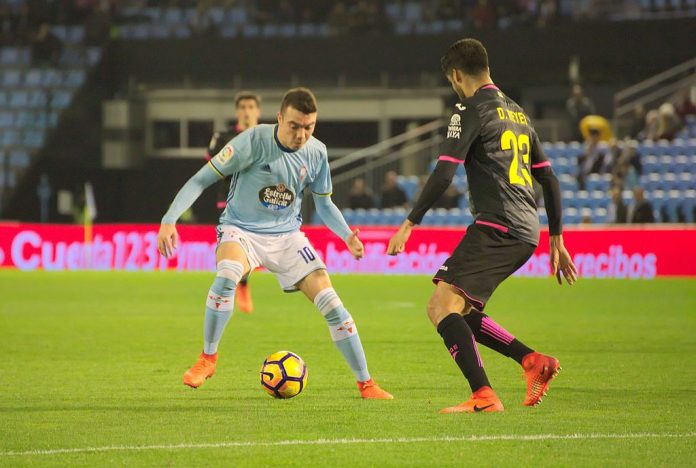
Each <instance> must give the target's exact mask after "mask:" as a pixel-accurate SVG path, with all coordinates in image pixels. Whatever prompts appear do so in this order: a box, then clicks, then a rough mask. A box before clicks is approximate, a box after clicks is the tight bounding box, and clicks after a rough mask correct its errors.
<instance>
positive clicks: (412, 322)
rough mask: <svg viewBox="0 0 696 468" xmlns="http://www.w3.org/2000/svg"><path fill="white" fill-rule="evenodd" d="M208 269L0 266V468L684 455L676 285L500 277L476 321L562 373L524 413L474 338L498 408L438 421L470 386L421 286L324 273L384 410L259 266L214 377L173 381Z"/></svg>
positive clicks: (685, 390)
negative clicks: (276, 390) (291, 377)
mask: <svg viewBox="0 0 696 468" xmlns="http://www.w3.org/2000/svg"><path fill="white" fill-rule="evenodd" d="M211 280H212V276H211V275H210V274H176V273H151V274H128V273H31V274H29V273H19V272H11V271H0V337H1V338H2V339H0V357H1V359H0V465H3V466H17V465H25V464H39V465H44V464H49V465H89V466H103V465H113V464H119V465H124V464H125V465H138V464H147V465H152V464H155V465H188V466H205V465H227V466H230V465H233V464H237V465H266V466H273V465H323V466H332V465H350V466H361V465H374V466H384V465H401V466H445V465H458V466H511V465H515V466H543V465H552V466H558V465H563V466H578V465H595V466H610V465H661V466H668V465H669V466H680V465H682V466H684V465H689V464H692V463H693V460H694V459H695V457H696V449H695V447H696V423H694V421H695V420H696V410H695V409H694V401H695V400H696V390H695V389H694V385H695V384H696V365H695V364H694V363H695V362H696V360H695V359H694V358H695V357H696V339H694V336H695V332H696V285H695V282H694V281H693V280H656V281H611V280H603V281H600V280H595V281H590V280H581V281H580V283H578V284H577V285H576V286H574V287H572V288H569V287H563V288H560V287H558V286H556V285H555V283H554V282H553V281H552V280H551V279H548V280H538V279H534V280H532V279H512V280H509V281H508V282H506V283H505V284H503V286H501V288H500V289H499V290H498V291H497V292H496V294H495V295H494V298H493V300H492V301H491V302H490V303H489V310H488V312H489V313H490V314H491V315H492V316H493V317H494V318H496V319H497V320H498V321H499V322H500V323H501V324H503V325H504V326H506V327H507V328H508V329H509V330H510V331H512V332H513V333H514V334H516V335H517V336H518V337H519V338H521V339H522V340H523V341H525V342H527V343H528V344H529V345H530V346H532V347H536V348H538V349H539V350H540V351H544V352H548V353H552V354H553V355H555V356H557V357H558V358H559V359H560V361H561V364H562V366H563V371H562V372H561V374H560V376H559V377H558V379H557V380H556V381H555V382H554V383H553V384H552V386H551V390H550V393H549V395H548V397H546V398H545V399H544V402H543V403H542V405H541V406H539V407H537V408H525V407H522V405H521V403H522V400H523V397H524V390H525V387H524V382H523V381H522V379H521V377H520V369H519V367H518V366H517V364H516V363H514V362H513V361H512V360H509V359H506V358H504V357H501V356H499V355H496V354H494V353H493V352H492V351H490V350H488V349H482V355H483V359H484V362H485V364H486V367H487V369H488V374H489V377H490V378H491V381H492V383H493V385H494V387H495V388H496V390H497V391H498V394H499V395H500V397H501V399H502V400H503V402H504V404H505V407H506V411H505V413H502V414H477V415H465V414H455V415H440V414H438V413H437V411H438V410H439V409H440V408H442V407H444V406H448V405H452V404H456V403H459V402H460V401H463V400H464V399H466V398H467V397H468V388H467V386H466V383H465V382H464V380H463V379H462V377H461V375H460V374H459V371H458V369H457V368H456V366H455V365H454V363H453V362H452V360H451V358H450V357H449V354H448V353H447V350H446V349H445V348H444V346H443V345H442V342H441V340H440V338H439V336H438V335H437V333H435V331H434V330H433V329H432V326H431V325H430V324H429V322H428V320H427V319H426V317H425V314H424V312H423V310H424V304H425V302H426V300H427V297H428V295H429V293H430V292H431V290H432V286H431V285H430V283H429V280H428V278H426V277H400V276H391V277H387V276H336V277H335V278H334V284H335V287H336V289H337V291H338V292H339V294H340V295H341V297H342V298H343V301H344V302H345V304H346V305H347V306H348V308H349V310H350V311H351V312H352V314H353V317H354V318H355V319H356V322H357V324H358V328H359V330H360V334H361V337H362V340H363V343H364V344H365V348H366V352H367V357H368V362H369V365H370V370H371V371H372V374H373V376H374V377H375V379H376V380H377V381H378V382H379V383H380V384H381V385H383V387H384V388H385V389H387V390H389V391H390V392H392V393H393V394H394V396H395V398H396V399H395V400H393V401H362V400H360V398H359V396H358V391H357V389H356V387H355V383H354V381H353V378H352V375H351V373H350V371H349V369H348V367H347V365H346V364H345V363H344V362H343V361H342V359H341V356H340V354H339V353H338V351H337V350H335V348H334V346H333V344H332V343H331V341H330V338H329V333H328V331H327V329H326V325H325V324H324V321H323V319H322V318H321V316H320V314H319V312H317V311H316V310H315V309H314V307H313V306H312V305H311V304H310V303H309V302H308V301H306V299H305V298H304V297H303V296H301V295H299V294H293V295H288V294H283V293H281V292H280V290H279V288H278V286H277V283H276V282H275V279H274V278H273V277H271V276H268V275H265V274H257V275H255V276H254V277H253V278H252V287H253V294H254V300H255V305H256V310H255V311H254V313H253V314H251V315H244V314H240V313H236V314H235V315H234V317H233V318H232V320H231V322H230V324H229V326H228V329H227V332H226V335H225V337H224V339H223V341H222V345H221V348H220V360H219V364H218V373H217V374H216V375H215V376H214V377H213V378H212V379H211V380H209V381H208V382H207V383H206V384H205V385H204V386H203V387H201V388H200V389H198V390H192V389H190V388H188V387H185V386H184V385H183V384H182V383H181V378H182V374H183V373H184V371H185V370H186V369H187V368H188V366H190V365H191V364H192V363H193V362H194V360H195V359H196V356H197V354H198V352H199V351H200V348H201V334H202V321H203V303H204V298H205V293H206V292H207V290H208V287H209V285H210V282H211ZM281 349H287V350H291V351H293V352H295V353H297V354H299V355H300V356H301V357H302V358H303V359H304V360H305V361H306V362H307V365H308V367H309V372H310V373H309V385H308V387H307V389H306V390H305V391H304V393H302V394H301V395H300V396H298V397H297V398H294V399H292V400H287V401H278V400H274V399H272V398H270V397H269V396H268V395H267V394H266V393H265V392H264V391H263V390H262V389H261V388H260V384H259V375H258V371H259V368H260V366H261V363H262V362H263V358H264V357H265V356H266V355H267V354H270V353H272V352H274V351H278V350H281ZM526 436H530V437H526ZM475 437H481V438H482V439H480V440H476V439H475ZM339 439H350V440H339ZM353 439H359V440H353ZM397 439H401V440H397ZM281 441H292V442H287V443H285V442H283V443H280V442H281ZM302 441H308V442H302ZM206 444H210V445H208V446H206ZM106 447H111V448H109V449H106ZM60 449H81V450H75V451H69V452H61V451H60ZM41 450H48V451H49V452H48V453H36V452H34V451H41Z"/></svg>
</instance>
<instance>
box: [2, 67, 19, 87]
mask: <svg viewBox="0 0 696 468" xmlns="http://www.w3.org/2000/svg"><path fill="white" fill-rule="evenodd" d="M21 83H22V72H21V71H19V70H12V69H5V70H3V71H2V80H1V81H0V86H2V87H4V88H11V87H16V86H20V85H21Z"/></svg>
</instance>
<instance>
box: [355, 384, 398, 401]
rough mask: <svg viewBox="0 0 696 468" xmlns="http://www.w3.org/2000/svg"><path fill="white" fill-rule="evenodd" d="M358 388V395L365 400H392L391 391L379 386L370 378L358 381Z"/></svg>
mask: <svg viewBox="0 0 696 468" xmlns="http://www.w3.org/2000/svg"><path fill="white" fill-rule="evenodd" d="M358 390H360V396H361V397H363V398H364V399H366V400H393V399H394V397H393V396H392V394H391V393H389V392H386V391H384V390H382V389H381V388H379V385H377V384H376V383H375V381H374V380H372V379H370V380H368V381H366V382H358Z"/></svg>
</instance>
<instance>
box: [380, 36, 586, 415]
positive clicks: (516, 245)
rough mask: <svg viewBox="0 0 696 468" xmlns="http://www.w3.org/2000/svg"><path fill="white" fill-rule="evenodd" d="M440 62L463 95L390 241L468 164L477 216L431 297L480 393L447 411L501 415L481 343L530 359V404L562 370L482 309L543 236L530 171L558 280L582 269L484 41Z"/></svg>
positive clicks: (539, 155) (553, 182) (444, 332)
mask: <svg viewBox="0 0 696 468" xmlns="http://www.w3.org/2000/svg"><path fill="white" fill-rule="evenodd" d="M441 64H442V71H443V73H444V74H445V76H447V79H448V80H449V82H450V84H451V85H452V88H453V89H454V91H455V92H456V93H457V96H458V97H459V98H460V99H461V100H460V101H459V102H458V103H457V104H456V105H455V109H454V113H453V114H452V118H451V120H450V122H449V125H448V128H447V135H446V138H445V141H444V142H443V143H442V146H441V148H440V157H439V159H438V162H437V165H436V166H435V169H434V171H433V173H432V174H431V176H430V178H429V179H428V181H427V183H426V185H425V187H424V188H423V191H422V193H421V196H420V197H419V199H418V201H417V202H416V204H415V206H414V208H413V210H412V211H411V213H410V214H409V215H408V219H407V220H406V221H404V223H403V224H402V225H401V227H400V228H399V230H398V231H397V232H396V233H395V234H394V236H393V237H392V238H391V240H390V241H389V247H388V253H389V254H390V255H396V254H398V253H399V252H402V251H403V250H404V245H405V243H406V241H407V240H408V238H409V236H410V234H411V229H412V228H413V226H414V225H416V224H418V223H420V222H421V220H422V219H423V216H424V215H425V213H426V212H427V211H428V209H429V208H430V207H431V206H432V205H433V204H434V203H435V202H436V201H437V200H438V199H439V198H440V196H441V195H442V194H443V193H444V192H445V190H446V189H447V187H448V186H449V185H450V184H451V182H452V178H453V177H454V174H455V171H456V169H457V165H459V164H464V165H465V169H466V173H467V179H468V180H469V190H470V200H471V205H472V206H471V211H472V213H474V215H475V221H474V223H473V224H472V225H471V226H469V227H468V228H467V231H466V235H465V236H464V239H463V240H462V241H461V242H460V243H459V245H458V246H457V248H456V249H455V250H454V252H453V253H452V256H451V257H449V258H448V259H447V261H446V262H445V264H444V265H443V266H442V267H440V270H439V271H438V272H437V273H436V275H435V277H434V278H433V282H434V283H435V284H436V288H435V292H434V293H433V295H432V297H431V298H430V301H429V303H428V316H429V317H430V320H431V321H432V323H433V325H435V327H437V331H438V333H439V334H440V335H441V336H442V338H443V340H444V342H445V346H446V347H447V349H448V350H449V352H450V354H451V355H452V357H453V358H454V360H455V362H456V363H457V365H458V366H459V368H460V369H461V371H462V373H463V374H464V376H465V377H466V378H467V380H468V381H469V385H470V386H471V390H472V392H473V395H472V396H471V398H470V399H469V400H467V401H466V402H464V403H462V404H460V405H457V406H454V407H450V408H445V409H443V410H442V412H444V413H452V412H472V413H473V412H481V411H486V412H494V411H503V405H502V403H501V402H500V400H499V399H498V397H497V396H496V394H495V392H494V391H493V390H492V388H491V385H490V383H489V381H488V377H487V376H486V373H485V371H484V369H483V362H482V361H481V357H480V356H479V353H478V348H477V347H476V341H478V342H479V343H482V344H484V345H486V346H489V347H491V348H492V349H494V350H496V351H498V352H500V353H501V354H504V355H505V356H509V357H511V358H513V359H515V360H516V361H518V362H519V363H520V364H521V365H522V367H523V369H524V371H525V376H526V378H527V396H526V398H525V400H524V404H525V405H527V406H532V405H536V404H537V403H539V402H540V401H541V397H542V396H543V395H545V393H546V390H547V388H548V385H549V382H550V381H551V379H553V377H555V375H556V373H557V372H558V369H560V367H559V362H558V360H557V359H555V358H553V357H551V356H545V355H543V354H540V353H536V352H534V351H533V350H532V349H530V348H528V347H527V346H526V345H524V344H523V343H522V342H520V341H519V340H517V339H515V337H514V336H512V335H511V334H510V333H509V332H508V331H507V330H505V329H504V328H502V327H501V326H500V325H498V324H497V323H496V322H494V321H493V320H492V319H491V318H490V317H488V316H487V315H486V314H484V313H483V310H484V308H485V306H486V302H487V301H488V299H489V298H490V296H491V294H492V293H493V291H494V290H495V289H496V287H498V285H499V284H500V283H501V282H502V281H503V280H505V278H507V277H508V276H510V275H511V274H512V273H514V272H515V271H516V270H517V269H518V268H519V267H521V266H522V265H523V264H524V263H525V262H526V261H527V260H528V259H529V257H530V256H531V255H532V253H533V252H534V250H535V248H536V245H537V243H538V241H539V219H538V215H537V208H536V204H535V202H534V190H533V188H532V176H533V177H534V178H535V179H536V180H537V181H538V182H539V183H540V184H541V186H542V188H543V192H544V201H545V205H546V211H547V214H548V219H549V233H550V259H551V270H552V271H553V273H554V274H555V275H556V277H557V279H558V282H559V284H561V275H563V276H564V277H565V279H566V281H567V282H568V283H569V284H573V282H575V280H576V275H577V272H576V269H575V265H573V262H572V260H571V258H570V255H569V254H568V251H567V250H566V248H565V247H564V245H563V236H562V234H561V194H560V189H559V184H558V180H557V179H556V176H555V175H554V173H553V170H552V169H551V163H550V162H549V161H548V160H547V159H546V156H545V155H544V153H543V151H542V148H541V144H540V142H539V139H538V137H537V135H536V132H535V130H534V128H533V127H532V125H531V122H530V120H529V117H527V115H526V114H525V113H524V111H523V110H522V108H521V107H520V106H518V105H517V104H516V103H515V102H514V101H512V100H511V99H510V98H508V97H507V96H506V95H504V94H503V93H502V92H501V91H500V90H499V89H498V88H497V87H496V86H495V85H494V84H493V81H492V80H491V77H490V72H489V68H488V54H487V52H486V49H485V48H484V47H483V45H482V44H481V43H480V42H479V41H477V40H474V39H462V40H460V41H458V42H456V43H454V44H453V45H452V46H451V47H450V48H449V49H448V50H447V53H446V54H445V55H444V56H443V57H442V59H441Z"/></svg>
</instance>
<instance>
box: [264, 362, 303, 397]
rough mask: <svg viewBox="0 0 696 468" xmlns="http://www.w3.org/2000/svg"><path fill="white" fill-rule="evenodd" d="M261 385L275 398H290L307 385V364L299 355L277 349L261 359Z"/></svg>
mask: <svg viewBox="0 0 696 468" xmlns="http://www.w3.org/2000/svg"><path fill="white" fill-rule="evenodd" d="M261 386H262V387H263V389H264V390H266V391H267V392H268V394H269V395H271V396H272V397H275V398H292V397H294V396H297V395H299V394H300V392H301V391H302V390H303V389H304V388H305V387H306V386H307V366H305V363H304V361H303V360H302V358H301V357H300V356H298V355H297V354H295V353H291V352H290V351H278V352H277V353H273V354H271V355H270V356H268V357H267V358H266V360H265V361H263V366H261Z"/></svg>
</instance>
